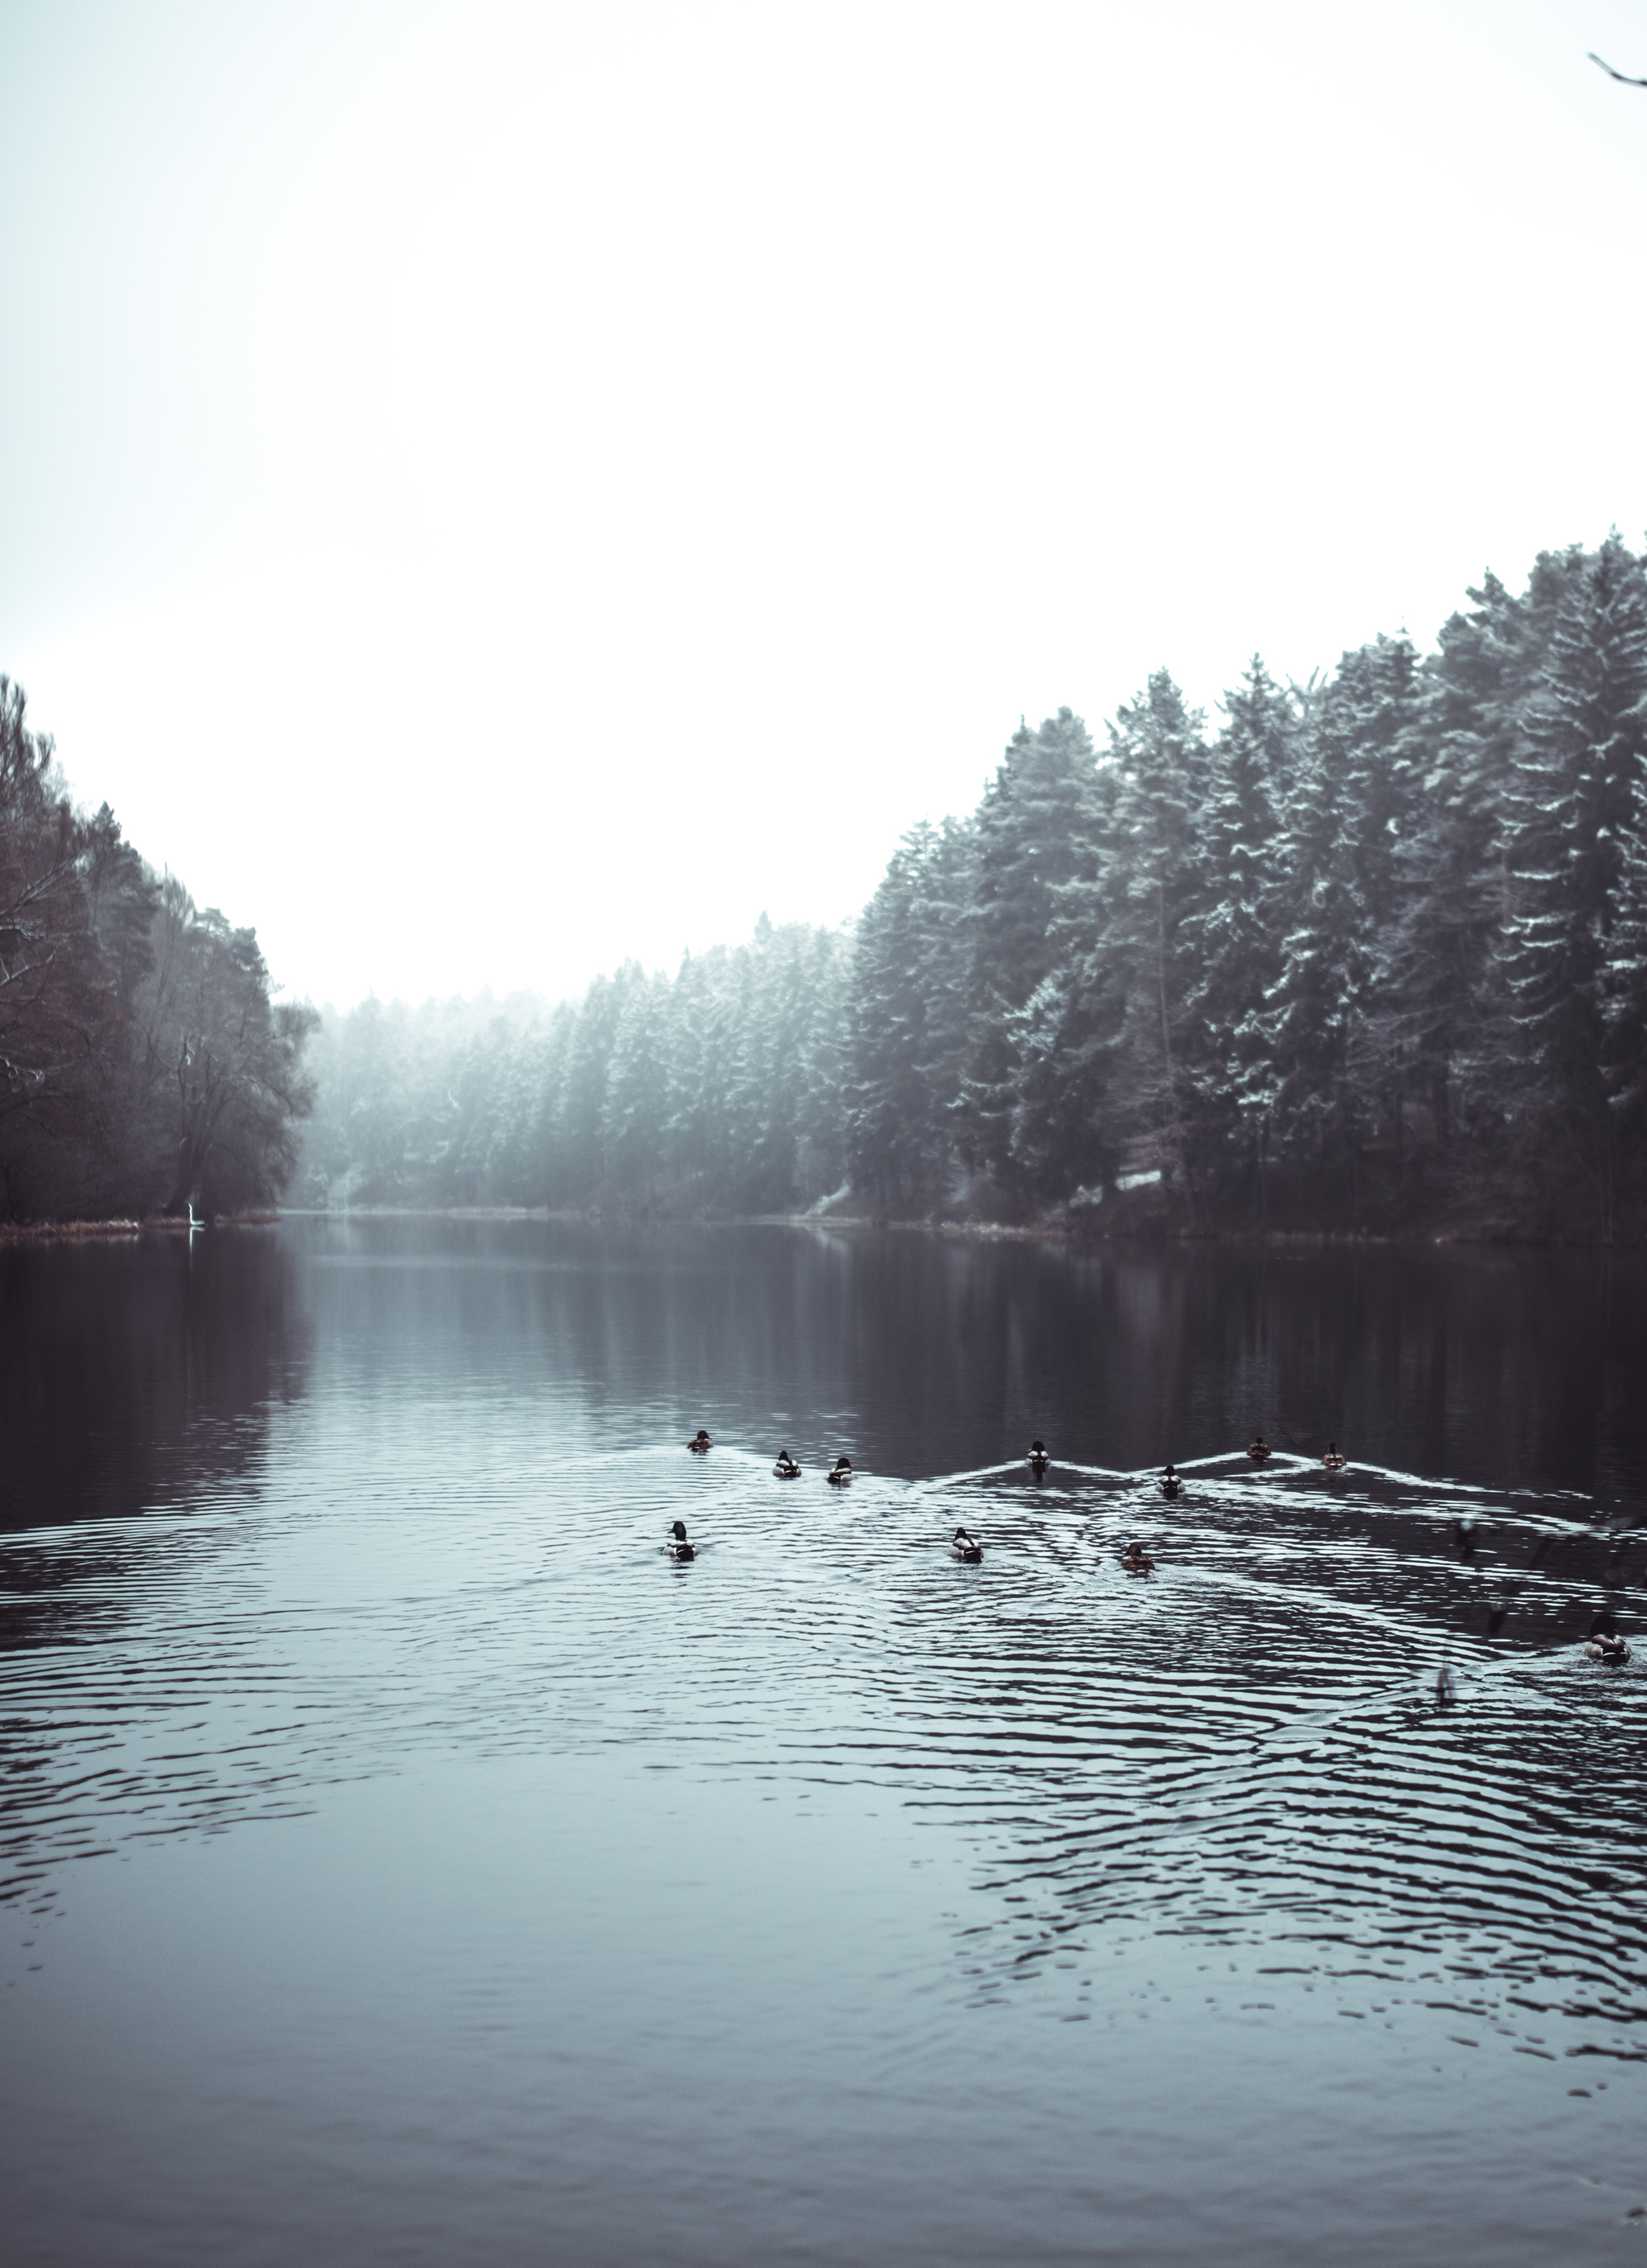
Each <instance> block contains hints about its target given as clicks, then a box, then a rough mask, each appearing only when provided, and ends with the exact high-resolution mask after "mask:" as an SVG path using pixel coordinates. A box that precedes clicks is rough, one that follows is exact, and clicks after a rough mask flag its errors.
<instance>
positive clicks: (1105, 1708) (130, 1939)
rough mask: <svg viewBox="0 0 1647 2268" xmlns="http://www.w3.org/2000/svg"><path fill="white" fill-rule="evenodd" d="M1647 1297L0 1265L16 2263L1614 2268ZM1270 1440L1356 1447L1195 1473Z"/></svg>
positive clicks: (1095, 1269)
mask: <svg viewBox="0 0 1647 2268" xmlns="http://www.w3.org/2000/svg"><path fill="white" fill-rule="evenodd" d="M1644 1292H1647V1280H1644V1278H1643V1272H1642V1270H1641V1268H1640V1266H1639V1265H1638V1264H1637V1263H1634V1262H1629V1261H1620V1260H1612V1261H1609V1260H1607V1258H1606V1257H1604V1256H1565V1257H1562V1256H1554V1255H1543V1254H1502V1253H1487V1252H1479V1253H1467V1252H1459V1253H1443V1252H1439V1251H1437V1252H1436V1253H1434V1254H1418V1255H1414V1254H1405V1255H1399V1256H1398V1255H1393V1254H1384V1255H1369V1256H1356V1257H1346V1256H1339V1255H1333V1254H1327V1253H1320V1252H1313V1253H1309V1254H1305V1255H1285V1256H1283V1255H1269V1254H1264V1255H1258V1254H1252V1253H1220V1252H1217V1251H1210V1250H1209V1251H1193V1252H1192V1251H1177V1250H1174V1251H1171V1252H1165V1253H1161V1254H1140V1253H1131V1254H1120V1255H1114V1256H1107V1257H1104V1258H1100V1259H1094V1260H1075V1259H1071V1258H1070V1257H1067V1256H1063V1255H1061V1254H1059V1253H1056V1252H1053V1251H1048V1250H1042V1249H1040V1248H1028V1247H1025V1246H1021V1245H1016V1244H1011V1245H993V1246H992V1245H985V1244H979V1243H963V1242H959V1241H942V1240H939V1239H937V1238H931V1237H926V1236H921V1235H900V1234H892V1235H881V1236H874V1235H864V1236H861V1237H852V1236H847V1235H829V1234H821V1233H820V1234H816V1235H814V1234H812V1233H807V1232H804V1231H789V1230H783V1229H776V1228H743V1229H727V1230H718V1231H702V1232H698V1231H693V1232H680V1233H669V1234H658V1235H651V1236H638V1235H636V1236H625V1235H620V1234H617V1233H601V1232H599V1231H596V1230H593V1229H585V1228H583V1227H580V1226H570V1225H566V1224H559V1223H549V1224H544V1223H540V1222H539V1223H522V1222H509V1223H504V1222H459V1221H407V1220H378V1221H368V1222H356V1223H348V1224H344V1223H338V1222H320V1221H302V1220H297V1221H290V1222H288V1223H286V1224H285V1225H284V1226H283V1227H282V1228H281V1229H280V1230H278V1231H277V1232H241V1233H235V1232H222V1233H208V1234H206V1235H204V1236H202V1237H200V1238H197V1239H196V1240H195V1242H194V1244H193V1247H192V1248H187V1247H186V1246H185V1245H184V1244H183V1243H182V1242H180V1241H167V1240H156V1241H144V1242H143V1243H138V1244H132V1245H129V1246H122V1247H116V1248H81V1249H62V1250H46V1251H35V1252H20V1253H19V1252H10V1253H5V1254H0V1357H3V1358H4V1359H3V1360H0V1529H3V1530H4V1533H3V1534H0V1581H3V1582H4V1591H5V1598H4V1606H3V1609H0V1747H3V1749H4V1762H5V1766H6V1776H5V1780H4V1790H5V1793H4V1818H3V1821H0V1826H3V1830H4V1851H3V1852H0V1860H3V1862H4V1863H3V1866H0V1873H3V1874H4V1900H5V1902H4V1904H0V1956H3V1958H0V1970H3V1975H4V1983H3V1985H0V2054H3V2057H4V2063H3V2066H0V2075H3V2085H4V2098H3V2100H0V2137H3V2139H0V2173H3V2176H4V2185H5V2197H6V2216H7V2223H8V2238H9V2250H10V2257H12V2258H15V2259H18V2261H20V2262H27V2263H30V2264H34V2263H42V2264H43V2263H64V2264H73V2268H82V2264H85V2263H90V2262H95V2263H99V2264H104V2263H108V2264H128V2263H144V2264H149V2263H153V2264H161V2263H165V2264H168V2268H175V2264H192V2263H202V2264H203V2263H207V2262H210V2263H213V2264H224V2263H230V2264H237V2268H238V2264H241V2263H246V2264H263V2263H268V2264H270V2268H275V2264H280V2268H289V2264H290V2263H291V2262H293V2261H301V2262H304V2263H305V2264H310V2268H331V2264H338V2268H343V2264H349V2268H361V2264H376V2263H385V2264H388V2263H394V2264H415V2268H423V2264H428V2268H451V2264H456V2263H470V2262H474V2263H497V2264H500V2268H513V2264H516V2263H523V2264H524V2263H539V2262H541V2263H555V2264H565V2268H584V2264H607V2263H610V2264H614V2268H619V2264H622V2268H628V2264H632V2263H636V2262H638V2261H642V2260H645V2261H651V2262H658V2263H663V2264H674V2263H681V2264H704V2268H710V2264H715V2268H728V2264H730V2268H768V2264H772V2263H787V2262H794V2263H819V2264H825V2263H827V2264H836V2263H848V2262H850V2263H854V2264H857V2263H864V2262H871V2263H876V2264H881V2263H886V2264H911V2268H914V2264H934V2268H937V2264H951V2263H981V2264H985V2263H987V2264H997V2263H998V2264H1006V2263H1009V2262H1010V2263H1014V2264H1018V2263H1027V2264H1039V2263H1043V2262H1044V2263H1055V2262H1056V2263H1064V2262H1085V2261H1114V2262H1117V2263H1126V2264H1129V2268H1132V2264H1146V2268H1147V2264H1151V2263H1157V2262H1161V2263H1165V2262H1181V2261H1200V2260H1208V2261H1216V2262H1218V2263H1232V2264H1246V2263H1251V2264H1254V2268H1258V2264H1272V2263H1276V2262H1287V2263H1291V2262H1297V2263H1300V2264H1302V2263H1310V2264H1317V2263H1322V2262H1335V2261H1342V2262H1347V2263H1351V2262H1353V2263H1368V2264H1374V2263H1376V2264H1379V2268H1384V2264H1390V2263H1398V2264H1400V2263H1407V2262H1412V2263H1419V2262H1423V2263H1425V2264H1427V2268H1428V2264H1430V2263H1433V2262H1434V2261H1436V2260H1437V2259H1440V2258H1447V2259H1451V2260H1453V2261H1456V2262H1460V2263H1473V2262H1477V2261H1479V2262H1483V2263H1485V2262H1489V2261H1490V2262H1493V2263H1528V2264H1533V2263H1537V2264H1540V2268H1543V2264H1548V2262H1550V2261H1551V2260H1553V2259H1555V2258H1557V2257H1560V2258H1563V2259H1579V2260H1583V2259H1588V2258H1592V2257H1593V2258H1597V2259H1603V2258H1612V2257H1615V2256H1616V2255H1617V2254H1618V2252H1619V2250H1620V2248H1623V2249H1624V2251H1625V2253H1626V2255H1627V2256H1628V2257H1634V2255H1633V2251H1632V2250H1631V2248H1633V2247H1634V2246H1635V2245H1636V2243H1638V2242H1643V2241H1647V2240H1643V2235H1642V2234H1641V2231H1640V2228H1639V2225H1638V2223H1639V2215H1640V2212H1641V2208H1642V2207H1643V2206H1644V2205H1647V2164H1644V2163H1643V2142H1644V2139H1647V2116H1644V2113H1647V2097H1644V2090H1643V2057H1647V2021H1643V2020H1644V2019H1647V1947H1644V1946H1643V1920H1644V1918H1647V1896H1644V1895H1643V1894H1644V1891H1647V1845H1643V1792H1644V1788H1643V1783H1644V1780H1647V1769H1644V1758H1643V1743H1642V1737H1641V1725H1642V1706H1643V1678H1642V1675H1640V1671H1641V1668H1642V1664H1643V1660H1647V1617H1643V1616H1642V1613H1641V1583H1642V1580H1643V1574H1644V1573H1647V1530H1642V1529H1638V1528H1635V1527H1634V1526H1633V1524H1632V1523H1634V1522H1635V1521H1636V1520H1637V1519H1638V1517H1640V1516H1641V1515H1642V1513H1643V1509H1644V1507H1647V1404H1644V1399H1643V1379H1644V1378H1647V1299H1644V1297H1643V1294H1644ZM700 1424H703V1425H708V1426H709V1427H710V1430H711V1431H712V1432H713V1433H714V1434H715V1436H716V1440H717V1447H716V1448H715V1450H714V1451H713V1453H712V1454H711V1455H710V1456H709V1457H708V1458H707V1459H702V1460H699V1459H695V1458H691V1457H688V1456H687V1454H686V1452H685V1449H684V1447H683V1446H682V1445H683V1444H684V1441H685V1440H686V1437H687V1433H688V1432H691V1431H693V1430H694V1429H695V1427H696V1426H697V1425H700ZM1254 1425H1261V1426H1262V1427H1263V1428H1264V1429H1265V1430H1266V1431H1267V1432H1268V1434H1269V1436H1270V1439H1271V1440H1273V1441H1274V1442H1276V1446H1277V1448H1278V1449H1282V1450H1294V1449H1296V1450H1298V1451H1301V1452H1307V1453H1312V1454H1319V1451H1320V1447H1322V1446H1323V1444H1324V1442H1325V1440H1326V1438H1327V1435H1328V1434H1333V1435H1335V1436H1336V1437H1337V1438H1338V1439H1339V1440H1340V1441H1341V1442H1342V1444H1343V1445H1344V1446H1345V1447H1348V1449H1349V1452H1350V1454H1351V1456H1352V1458H1353V1459H1354V1460H1355V1464H1354V1467H1353V1468H1352V1470H1351V1472H1350V1473H1349V1476H1347V1477H1346V1478H1345V1479H1344V1480H1343V1481H1342V1482H1340V1483H1337V1484H1327V1482H1326V1481H1325V1480H1324V1478H1323V1476H1321V1475H1320V1471H1319V1469H1315V1468H1312V1466H1310V1465H1308V1464H1305V1462H1297V1463H1288V1464H1282V1465H1280V1466H1279V1467H1278V1468H1277V1469H1270V1470H1268V1471H1266V1472H1264V1473H1261V1474H1257V1473H1254V1472H1251V1471H1249V1470H1248V1469H1246V1468H1245V1465H1244V1461H1243V1462H1239V1463H1238V1462H1231V1461H1228V1460H1227V1458H1226V1459H1225V1460H1224V1462H1211V1463H1209V1464H1207V1465H1206V1466H1204V1467H1202V1469H1199V1470H1197V1471H1196V1472H1195V1473H1194V1474H1193V1475H1192V1476H1191V1483H1190V1486H1189V1489H1188V1491H1187V1494H1186V1495H1185V1497H1184V1498H1183V1499H1181V1500H1180V1502H1178V1503H1177V1504H1174V1505H1171V1506H1169V1505H1166V1504H1164V1503H1163V1502H1161V1500H1160V1499H1159V1498H1158V1496H1156V1495H1155V1494H1154V1493H1153V1491H1152V1490H1151V1488H1150V1487H1148V1486H1147V1485H1145V1484H1144V1482H1143V1476H1146V1475H1147V1471H1148V1469H1150V1468H1151V1467H1153V1466H1155V1465H1157V1464H1158V1462H1160V1461H1161V1460H1162V1459H1163V1458H1164V1457H1165V1456H1166V1455H1168V1454H1171V1455H1173V1456H1174V1457H1176V1458H1177V1459H1179V1460H1180V1462H1183V1461H1186V1460H1189V1459H1209V1460H1218V1459H1219V1458H1220V1457H1221V1455H1222V1454H1223V1453H1227V1452H1228V1451H1230V1450H1231V1449H1234V1448H1239V1446H1240V1445H1241V1444H1243V1443H1244V1442H1245V1440H1246V1438H1247V1436H1248V1434H1249V1433H1250V1432H1251V1431H1252V1430H1253V1428H1254ZM1033 1433H1040V1434H1041V1435H1043V1436H1044V1437H1045V1439H1046V1440H1048V1443H1049V1444H1050V1445H1051V1446H1052V1447H1053V1450H1054V1452H1055V1458H1056V1462H1055V1466H1054V1469H1053V1472H1052V1474H1051V1476H1049V1480H1048V1485H1046V1486H1045V1487H1041V1488H1037V1487H1035V1486H1033V1484H1031V1483H1030V1481H1029V1479H1028V1476H1027V1475H1026V1472H1025V1471H1024V1469H1023V1467H1022V1466H1021V1464H1018V1463H1017V1462H1013V1460H1014V1458H1015V1457H1016V1455H1017V1454H1018V1453H1020V1452H1021V1450H1022V1448H1023V1447H1024V1445H1025V1443H1026V1441H1027V1440H1028V1439H1029V1437H1030V1436H1031V1435H1032V1434H1033ZM783 1446H787V1447H790V1449H792V1450H793V1451H794V1452H795V1454H797V1455H798V1457H799V1458H800V1460H801V1462H802V1463H803V1464H804V1465H805V1468H806V1470H805V1475H804V1476H803V1478H802V1479H800V1480H799V1481H797V1482H793V1483H790V1484H783V1483H781V1482H778V1481H776V1480H775V1479H774V1478H773V1476H772V1472H771V1464H772V1459H773V1456H774V1454H776V1450H777V1449H778V1448H779V1447H783ZM842 1450H845V1451H847V1452H848V1453H849V1454H850V1455H851V1456H852V1457H853V1458H854V1460H855V1461H856V1462H857V1464H858V1466H859V1467H860V1477H859V1478H858V1479H857V1482H856V1483H855V1484H854V1485H853V1487H852V1488H851V1490H850V1491H847V1492H844V1493H842V1492H837V1491H834V1490H830V1489H828V1488H826V1487H825V1486H824V1484H823V1482H822V1477H821V1475H822V1469H823V1467H824V1465H825V1464H826V1462H828V1461H829V1460H830V1459H832V1458H833V1457H834V1455H835V1454H836V1453H837V1452H839V1451H842ZM1466 1513H1471V1514H1473V1515H1474V1518H1475V1519H1476V1521H1477V1523H1478V1527H1477V1534H1478V1536H1479V1542H1478V1543H1477V1545H1476V1548H1475V1550H1474V1557H1473V1558H1471V1557H1462V1558H1461V1557H1460V1554H1459V1550H1458V1549H1457V1546H1456V1543H1455V1538H1454V1531H1453V1523H1454V1521H1456V1520H1458V1519H1459V1518H1460V1517H1461V1516H1463V1515H1464V1514H1466ZM677 1517H679V1518H682V1519H684V1520H685V1521H687V1523H688V1525H689V1527H690V1528H691V1530H692V1532H693V1534H694V1535H695V1537H696V1538H697V1539H698V1540H699V1542H700V1543H701V1544H702V1550H701V1552H700V1556H699V1557H698V1558H697V1560H696V1561H695V1563H694V1564H693V1565H688V1566H677V1565H672V1564H670V1563H669V1562H667V1561H666V1560H665V1558H664V1557H662V1555H661V1553H660V1551H659V1548H658V1546H659V1539H660V1537H661V1536H662V1535H663V1533H664V1531H665V1528H666V1526H667V1524H668V1522H669V1521H671V1520H673V1519H675V1518H677ZM957 1521H965V1522H966V1523H967V1525H969V1526H970V1527H972V1528H974V1529H975V1530H977V1531H978V1532H979V1533H980V1534H981V1535H982V1538H983V1541H984V1543H985V1544H986V1547H987V1549H986V1557H985V1559H984V1561H983V1564H982V1565H981V1566H976V1567H968V1566H962V1565H957V1564H956V1563H955V1562H954V1561H953V1560H952V1558H951V1557H949V1556H948V1553H947V1550H946V1547H945V1539H946V1537H947V1535H948V1534H949V1531H950V1530H951V1528H953V1526H954V1525H955V1524H956V1522H957ZM1133 1535H1142V1536H1143V1537H1144V1538H1145V1539H1146V1540H1147V1541H1148V1542H1149V1543H1150V1544H1151V1548H1152V1549H1153V1550H1154V1551H1155V1552H1156V1555H1157V1557H1158V1562H1159V1565H1158V1572H1157V1574H1156V1576H1155V1578H1154V1579H1153V1580H1151V1582H1149V1583H1147V1584H1146V1583H1138V1582H1134V1581H1130V1580H1128V1579H1126V1578H1125V1577H1123V1576H1122V1574H1121V1572H1120V1569H1119V1567H1118V1565H1117V1553H1118V1551H1119V1550H1120V1548H1121V1546H1122V1545H1123V1544H1124V1543H1126V1542H1127V1540H1128V1539H1129V1537H1131V1536H1133ZM1604 1598H1611V1599H1612V1600H1613V1601H1614V1603H1615V1604H1616V1606H1617V1608H1618V1609H1619V1612H1620V1616H1621V1622H1622V1624H1623V1626H1624V1627H1625V1628H1626V1629H1627V1630H1629V1631H1631V1632H1632V1633H1633V1634H1635V1635H1636V1638H1637V1648H1638V1658H1637V1661H1636V1663H1635V1664H1634V1665H1632V1667H1631V1668H1629V1670H1627V1671H1624V1672H1622V1673H1612V1672H1607V1671H1603V1670H1600V1669H1598V1668H1595V1667H1593V1666H1592V1665H1590V1664H1588V1663H1587V1662H1586V1661H1585V1660H1584V1658H1583V1649H1582V1640H1583V1638H1584V1637H1585V1634H1586V1632H1587V1631H1588V1629H1589V1626H1590V1621H1591V1617H1592V1615H1593V1613H1594V1612H1595V1610H1596V1607H1597V1605H1598V1603H1599V1602H1600V1601H1601V1600H1603V1599H1604ZM1498 1609H1504V1610H1505V1618H1504V1621H1503V1623H1502V1624H1501V1625H1500V1626H1499V1629H1498V1633H1497V1635H1496V1637H1494V1638H1489V1636H1488V1634H1487V1633H1488V1626H1489V1617H1490V1616H1493V1615H1494V1614H1495V1612H1496V1611H1497V1610H1498ZM1444 1665H1445V1667H1446V1668H1449V1669H1450V1671H1451V1674H1452V1677H1453V1679H1454V1680H1455V1682H1456V1691H1457V1698H1456V1700H1455V1702H1454V1703H1453V1704H1452V1705H1450V1706H1439V1705H1437V1698H1436V1688H1437V1675H1438V1674H1439V1672H1440V1670H1441V1669H1442V1668H1443V1666H1444ZM1632 2214H1635V2215H1636V2216H1637V2217H1638V2218H1637V2220H1632V2219H1631V2216H1632Z"/></svg>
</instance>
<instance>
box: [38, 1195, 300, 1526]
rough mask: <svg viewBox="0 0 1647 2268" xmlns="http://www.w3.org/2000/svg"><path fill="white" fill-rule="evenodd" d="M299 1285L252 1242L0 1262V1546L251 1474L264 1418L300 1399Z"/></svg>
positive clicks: (168, 1241)
mask: <svg viewBox="0 0 1647 2268" xmlns="http://www.w3.org/2000/svg"><path fill="white" fill-rule="evenodd" d="M297 1278H298V1270H297V1263H296V1260H295V1256H294V1254H293V1251H292V1249H291V1247H290V1244H289V1243H288V1242H286V1241H284V1240H283V1239H282V1238H281V1237H280V1236H279V1235H277V1234H276V1233H270V1232H268V1231H266V1230H258V1229H247V1230H239V1231H237V1230H220V1231H217V1232H215V1233H212V1234H210V1236H207V1237H202V1238H197V1239H189V1238H187V1237H179V1236H171V1235H165V1234H154V1235H145V1236H142V1237H136V1236H134V1237H132V1238H130V1239H129V1240H127V1241H121V1242H118V1243H101V1242H99V1243H86V1244H71V1245H23V1246H10V1247H5V1248H0V1533H15V1532H17V1531H18V1530H19V1529H24V1528H55V1527H59V1526H62V1525H64V1524H65V1523H67V1522H70V1521H84V1520H94V1519H99V1518H107V1517H120V1516H123V1515H129V1514H131V1513H141V1512H146V1511H150V1510H152V1509H153V1508H155V1507H156V1506H165V1505H172V1504H177V1503H181V1502H186V1501H192V1500H195V1499H198V1497H199V1495H200V1493H201V1491H202V1490H210V1489H211V1488H212V1487H214V1486H216V1485H217V1484H232V1483H233V1482H234V1481H235V1480H236V1479H238V1478H239V1477H240V1476H243V1475H244V1474H246V1472H247V1471H248V1470H249V1469H251V1468H252V1467H253V1465H254V1463H255V1461H256V1459H257V1456H258V1454H259V1453H260V1451H261V1446H262V1443H263V1440H264V1438H265V1434H266V1432H267V1413H268V1406H269V1404H270V1403H272V1402H279V1401H289V1400H290V1399H291V1398H293V1397H294V1396H296V1395H300V1394H301V1393H302V1391H303V1388H304V1368H305V1350H306V1336H307V1335H306V1329H305V1322H304V1318H303V1307H302V1300H301V1296H300V1294H299V1292H298V1281H297ZM9 1564H14V1563H9Z"/></svg>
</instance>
